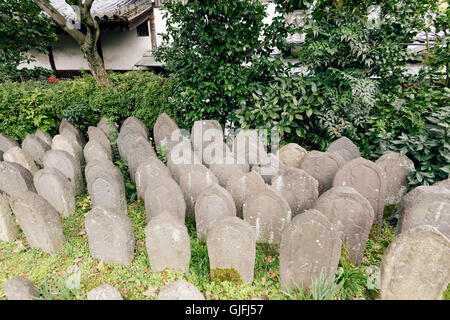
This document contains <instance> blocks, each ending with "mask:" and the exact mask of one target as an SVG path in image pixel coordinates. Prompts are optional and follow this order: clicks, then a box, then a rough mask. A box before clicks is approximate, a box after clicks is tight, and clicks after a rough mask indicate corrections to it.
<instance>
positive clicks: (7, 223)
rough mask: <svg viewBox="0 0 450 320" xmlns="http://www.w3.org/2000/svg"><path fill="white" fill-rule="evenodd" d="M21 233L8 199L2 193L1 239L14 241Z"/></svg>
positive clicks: (0, 202)
mask: <svg viewBox="0 0 450 320" xmlns="http://www.w3.org/2000/svg"><path fill="white" fill-rule="evenodd" d="M18 235H19V229H18V228H17V226H16V222H15V221H14V218H13V216H12V215H11V210H10V207H9V201H8V199H7V198H6V197H5V196H3V195H2V194H1V193H0V240H1V241H6V242H10V241H14V240H16V238H17V236H18Z"/></svg>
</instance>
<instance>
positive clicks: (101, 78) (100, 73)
mask: <svg viewBox="0 0 450 320" xmlns="http://www.w3.org/2000/svg"><path fill="white" fill-rule="evenodd" d="M81 52H82V53H83V57H84V58H85V59H86V61H87V63H88V65H89V69H90V70H91V73H92V76H93V77H94V79H95V81H97V83H98V85H99V86H101V87H112V86H114V83H113V82H112V80H111V78H110V77H109V75H108V73H107V72H106V69H105V65H104V63H103V61H102V58H101V57H100V55H99V54H98V51H97V46H96V43H95V44H88V43H87V42H85V43H84V44H83V45H82V46H81Z"/></svg>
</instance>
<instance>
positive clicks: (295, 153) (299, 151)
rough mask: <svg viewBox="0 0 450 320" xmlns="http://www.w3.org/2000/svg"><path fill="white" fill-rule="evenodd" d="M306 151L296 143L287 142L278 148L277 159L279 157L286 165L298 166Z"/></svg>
mask: <svg viewBox="0 0 450 320" xmlns="http://www.w3.org/2000/svg"><path fill="white" fill-rule="evenodd" d="M307 153H308V151H306V149H304V148H302V147H300V146H299V145H298V144H296V143H288V144H287V145H285V146H283V147H281V148H280V150H278V159H280V161H281V162H282V163H283V164H284V165H286V166H291V167H295V168H299V167H300V163H301V162H302V159H303V158H304V157H305V156H306V154H307Z"/></svg>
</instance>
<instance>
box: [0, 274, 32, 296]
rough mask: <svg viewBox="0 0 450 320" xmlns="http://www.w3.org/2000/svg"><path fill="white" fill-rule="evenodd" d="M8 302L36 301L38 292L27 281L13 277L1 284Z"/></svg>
mask: <svg viewBox="0 0 450 320" xmlns="http://www.w3.org/2000/svg"><path fill="white" fill-rule="evenodd" d="M3 289H4V290H5V294H6V297H7V298H8V300H38V299H39V298H40V294H39V291H38V290H37V289H36V287H35V285H34V284H33V283H32V282H31V281H30V280H28V279H26V278H22V277H14V278H11V279H9V280H7V281H5V282H4V283H3Z"/></svg>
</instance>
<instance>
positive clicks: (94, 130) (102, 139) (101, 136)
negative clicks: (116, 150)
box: [88, 126, 112, 154]
mask: <svg viewBox="0 0 450 320" xmlns="http://www.w3.org/2000/svg"><path fill="white" fill-rule="evenodd" d="M88 137H89V141H93V140H94V141H96V142H97V143H99V144H101V145H102V146H103V148H105V150H106V151H107V152H108V154H112V150H111V142H110V141H109V139H108V137H107V136H106V134H105V133H104V132H103V130H102V129H100V128H98V127H92V126H90V127H89V128H88Z"/></svg>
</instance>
